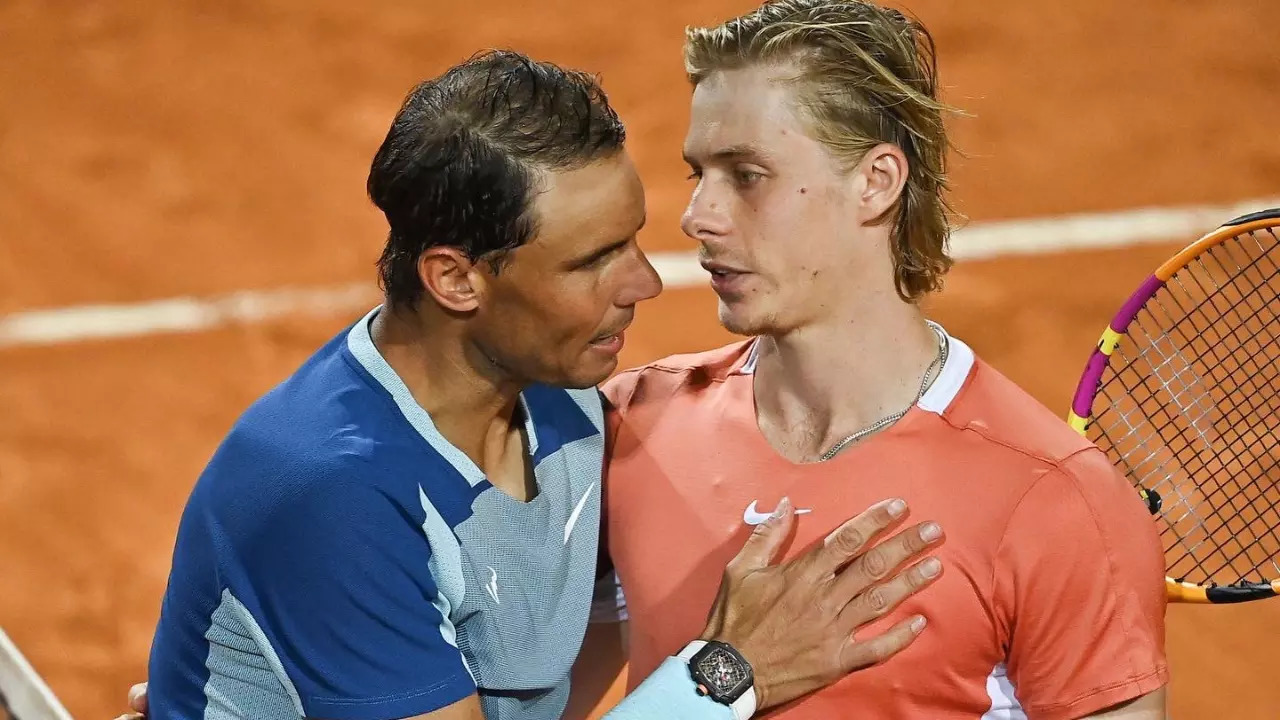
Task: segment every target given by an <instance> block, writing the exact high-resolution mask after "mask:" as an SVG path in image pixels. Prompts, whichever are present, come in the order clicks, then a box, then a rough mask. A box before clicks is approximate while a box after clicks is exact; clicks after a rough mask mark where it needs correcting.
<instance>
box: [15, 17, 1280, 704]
mask: <svg viewBox="0 0 1280 720" xmlns="http://www.w3.org/2000/svg"><path fill="white" fill-rule="evenodd" d="M750 6H751V5H750V3H749V2H740V1H731V0H702V1H699V2H688V1H685V0H656V1H655V2H653V3H651V4H649V5H647V6H646V5H644V4H640V3H618V2H611V1H602V2H587V1H586V0H552V1H547V2H541V3H536V4H534V3H529V4H527V5H526V4H525V3H518V2H515V1H514V0H501V1H491V2H487V3H445V2H434V1H432V0H418V1H416V2H409V1H408V0H400V1H379V2H371V3H349V2H339V1H338V0H313V1H305V2H304V1H303V0H257V1H255V2H247V1H245V0H224V1H223V2H216V3H206V2H195V1H194V0H172V1H170V2H150V3H108V2H96V1H91V0H3V1H0V316H3V315H6V314H11V313H16V312H21V311H26V310H32V309H38V308H55V307H63V306H70V305H79V304H86V303H127V302H137V301H144V300H152V299H158V298H167V297H172V296H181V295H194V296H205V295H210V294H218V293H224V292H228V291H235V290H242V289H262V290H275V289H281V288H287V287H301V288H307V287H316V286H328V285H334V284H343V283H352V282H364V283H367V284H368V287H369V289H370V291H371V292H372V291H373V289H374V284H373V283H374V274H373V263H374V260H375V258H376V256H377V252H378V250H379V248H380V244H381V241H382V234H383V225H382V222H381V219H380V218H379V216H378V215H377V214H376V213H375V212H374V210H373V209H372V207H371V206H370V205H369V203H368V202H367V201H366V200H365V198H364V194H363V187H364V186H363V183H364V173H365V171H366V169H367V165H368V161H369V159H370V157H371V156H372V153H373V150H374V148H375V147H376V146H377V144H378V142H379V141H380V140H381V138H382V135H383V133H384V132H385V130H386V126H387V124H388V122H389V120H390V118H391V116H392V115H393V114H394V112H395V110H396V108H397V106H398V104H399V101H400V99H401V97H402V96H403V94H404V92H405V91H406V90H407V89H408V88H409V87H410V86H411V85H412V84H413V83H415V82H416V81H418V80H420V79H422V78H424V77H427V76H430V75H433V74H435V73H437V72H439V71H441V70H442V69H443V68H444V67H446V66H447V65H448V64H450V63H452V62H455V61H458V60H460V59H462V58H464V57H466V56H467V55H468V54H470V53H471V52H472V51H473V50H476V49H479V48H483V47H489V46H510V47H515V48H519V49H522V50H525V51H528V52H531V53H533V54H535V55H537V56H540V57H542V58H546V59H552V60H556V61H560V62H563V63H565V64H568V65H572V66H576V67H581V68H586V69H590V70H594V71H598V72H599V73H601V75H602V77H603V81H604V83H605V86H606V88H607V89H608V90H609V92H610V93H611V96H612V98H613V99H614V101H615V104H616V105H617V107H618V109H619V111H620V112H621V114H622V115H623V117H624V118H625V119H626V120H627V122H628V125H629V128H630V133H631V141H630V145H631V149H632V152H633V154H634V155H635V157H636V159H637V162H638V164H639V166H640V169H641V172H642V174H643V176H644V178H645V180H646V182H647V185H648V188H649V211H650V222H649V226H648V227H649V229H647V230H646V231H645V234H644V236H643V244H644V245H645V247H646V248H648V249H650V250H655V251H657V250H685V249H688V248H689V245H688V243H687V242H686V240H685V239H684V238H683V236H681V235H680V233H679V232H678V228H677V219H678V216H679V213H680V211H681V209H682V207H683V204H684V202H685V200H686V199H687V197H688V192H689V190H690V189H691V188H690V185H689V184H688V183H687V182H686V181H685V180H684V177H685V175H686V174H687V173H686V172H685V171H684V169H683V167H682V163H681V161H680V153H679V144H680V140H681V137H682V135H683V131H684V123H685V120H686V118H687V107H686V103H687V97H688V91H687V88H686V87H685V85H684V81H683V78H682V75H681V66H680V60H679V47H680V41H681V30H682V28H683V27H684V26H685V25H687V24H691V23H705V22H711V21H715V20H717V19H722V18H724V17H726V16H728V15H730V14H733V13H737V12H739V11H742V10H745V9H748V8H749V7H750ZM910 7H911V9H912V10H914V11H915V12H916V13H917V14H918V15H920V16H921V17H922V18H923V19H924V20H925V21H926V22H927V23H928V24H929V25H930V26H931V27H932V29H933V31H934V33H935V35H936V38H937V41H938V46H939V49H940V55H941V62H942V68H943V72H942V77H943V81H944V83H945V85H946V87H947V90H946V97H947V98H948V99H950V100H951V101H952V102H953V103H956V104H958V105H960V106H962V107H964V108H965V109H967V110H968V111H970V112H971V113H972V114H973V115H974V117H972V118H969V119H963V120H959V121H957V122H955V123H954V124H953V127H954V133H955V138H956V140H957V141H958V143H959V144H960V146H961V147H962V149H963V150H964V151H965V152H966V153H967V154H968V158H967V159H961V160H958V161H957V162H956V164H955V165H954V181H955V187H956V188H957V190H956V194H955V198H956V201H957V204H958V206H959V208H960V210H961V211H963V212H964V213H966V214H967V215H968V216H969V217H970V218H971V219H972V220H973V221H975V222H980V221H987V220H996V219H1005V218H1023V217H1036V216H1047V215H1058V214H1062V213H1071V212H1080V211H1102V210H1122V209H1126V208H1132V207H1135V206H1145V205H1183V204H1189V203H1231V202H1235V201H1238V200H1241V199H1245V198H1251V197H1262V196H1266V195H1275V194H1277V191H1280V133H1278V132H1277V125H1276V123H1277V118H1280V93H1277V91H1276V90H1277V88H1280V51H1278V50H1277V46H1276V42H1275V39H1274V29H1275V28H1276V27H1278V26H1280V4H1278V3H1275V2H1274V0H1251V1H1240V2H1232V3H1194V4H1193V3H1174V2H1159V1H1157V0H1141V1H1137V0H1130V1H1129V2H1115V1H1113V0H1081V1H1079V2H1075V3H1070V4H1053V5H1048V4H1041V3H1029V2H1020V1H1017V0H991V1H988V2H984V3H953V2H943V1H942V0H918V1H917V2H915V3H913V4H911V5H910ZM1223 219H1225V218H1223ZM1205 229H1208V228H1205ZM1170 248H1171V246H1170V245H1157V246H1144V247H1140V248H1120V249H1114V250H1109V251H1105V252H1087V253H1086V252H1075V253H1059V254H1055V253H1048V254H1038V255H1030V256H1023V257H1017V258H1004V259H993V260H986V261H969V262H962V263H961V264H960V265H959V266H958V267H957V269H956V270H955V272H954V274H953V276H952V277H951V278H950V281H949V283H948V285H947V287H946V289H945V291H944V292H943V293H942V295H941V296H940V297H939V298H937V299H936V300H934V301H932V302H931V303H930V306H931V309H932V313H933V315H934V317H936V318H937V319H939V320H940V321H941V322H943V323H944V324H945V325H946V326H947V327H948V329H949V330H951V331H952V333H954V334H956V335H958V336H960V337H962V338H964V339H966V340H967V341H968V342H969V343H970V344H972V345H973V346H974V347H975V348H976V350H977V351H978V352H979V353H981V354H982V355H983V356H985V357H986V358H987V359H988V360H989V361H991V362H992V363H993V364H994V365H996V366H997V367H998V368H1000V369H1001V370H1003V371H1004V372H1006V373H1007V374H1008V375H1010V376H1011V377H1013V379H1015V380H1016V381H1018V382H1020V383H1022V384H1023V385H1024V386H1025V387H1027V388H1028V389H1029V390H1031V391H1032V392H1033V393H1034V394H1035V395H1036V396H1037V397H1039V398H1040V399H1041V400H1042V401H1044V402H1045V403H1046V404H1048V405H1049V406H1050V407H1052V408H1054V409H1055V410H1056V411H1061V412H1065V410H1066V407H1067V401H1068V397H1069V394H1070V391H1071V390H1072V388H1073V385H1074V381H1075V378H1076V377H1077V376H1078V373H1079V370H1080V368H1081V366H1082V363H1083V362H1084V359H1085V356H1086V355H1087V352H1088V350H1089V348H1090V346H1091V344H1092V343H1093V341H1094V339H1095V338H1096V336H1097V334H1098V331H1099V330H1100V328H1101V327H1102V324H1103V323H1104V322H1105V321H1106V319H1107V318H1108V317H1109V316H1110V315H1111V313H1112V311H1113V309H1114V308H1115V307H1116V305H1117V303H1118V302H1119V300H1120V299H1121V298H1122V297H1123V296H1125V295H1127V291H1128V290H1129V288H1131V287H1132V286H1133V285H1134V284H1135V283H1136V282H1137V281H1139V280H1140V279H1141V278H1142V277H1143V276H1145V275H1146V274H1147V273H1148V272H1150V270H1151V269H1152V268H1153V267H1154V266H1155V264H1156V263H1158V261H1159V260H1161V259H1162V258H1163V257H1164V256H1165V255H1167V254H1168V251H1169V250H1170ZM713 308H714V298H713V296H712V295H711V293H710V292H709V290H707V289H706V288H702V287H698V288H691V289H674V290H670V291H668V292H667V293H665V294H664V295H663V297H661V298H659V299H658V300H656V301H653V302H651V303H649V304H648V305H647V306H646V307H643V308H642V309H641V311H640V313H639V317H638V321H637V324H636V326H635V327H634V329H633V331H632V332H631V334H630V336H629V338H628V341H629V344H628V347H627V350H626V353H625V357H624V362H625V363H626V364H634V363H638V362H642V361H646V360H649V359H652V358H654V357H657V356H660V355H663V354H667V353H670V352H675V351H685V350H692V349H702V348H706V347H710V346H713V345H715V344H719V343H721V342H724V341H726V340H727V339H728V336H727V335H726V334H725V333H724V332H723V331H722V330H720V329H719V328H718V326H717V325H716V321H715V314H714V310H713ZM355 316H356V311H344V312H339V313H333V312H330V313H325V312H316V313H313V314H303V315H297V316H289V317H285V318H283V319H275V320H271V321H268V322H263V323H252V324H243V325H235V326H231V327H222V328H218V329H214V330H209V331H202V332H189V333H170V334H154V335H149V336H145V337H138V338H132V339H123V340H106V341H90V342H65V343H57V344H50V345H43V346H31V347H9V348H0V626H2V627H4V628H5V629H6V630H8V632H9V633H10V635H11V636H13V637H14V639H15V640H16V641H17V642H18V643H19V645H20V646H21V647H22V648H23V649H24V650H25V651H26V652H27V654H28V655H29V656H30V658H31V660H32V661H33V663H34V664H35V665H36V667H37V668H38V669H39V670H40V671H41V672H42V673H43V674H44V675H45V676H46V677H47V679H48V681H49V683H50V684H51V685H52V687H53V688H54V690H55V691H56V692H57V693H58V694H59V695H60V696H61V697H62V698H63V699H64V701H65V702H66V704H67V705H68V706H69V708H70V710H71V711H72V713H73V714H74V715H75V716H77V717H79V718H94V717H97V718H103V717H110V716H113V715H114V714H115V713H116V712H117V711H119V710H121V709H122V703H123V699H124V693H125V690H126V689H127V687H128V685H129V684H130V683H132V682H134V681H136V680H139V679H142V678H143V677H144V670H145V663H146V658H147V652H148V645H149V642H150V638H151V633H152V629H153V627H154V623H155V619H156V615H157V611H158V607H159V601H160V597H161V594H162V592H163V589H164V583H165V579H166V575H167V572H168V566H169V559H170V551H171V547H172V542H173V537H174V532H175V529H176V524H177V519H178V516H179V513H180V511H181V508H182V505H183V502H184V501H185V499H186V495H187V493H188V490H189V488H190V486H191V484H192V482H193V481H194V479H195V477H196V475H197V474H198V472H199V471H200V469H201V467H202V466H203V464H204V462H205V461H206V459H207V458H208V457H209V454H210V453H211V452H212V450H213V448H214V446H215V445H216V443H217V442H218V441H219V440H220V438H221V436H222V434H223V433H224V432H225V431H226V429H227V428H228V427H229V426H230V424H231V423H232V422H233V421H234V419H235V418H236V416H237V415H238V414H239V413H240V412H241V411H242V410H243V409H244V408H245V407H246V406H247V405H248V404H249V403H250V402H251V401H252V400H253V399H254V398H255V397H256V396H258V395H259V394H260V393H262V392H263V391H265V390H266V389H268V388H269V387H270V386H272V385H273V384H275V383H276V382H278V381H279V380H281V379H282V378H284V377H285V376H286V375H287V374H288V373H289V372H290V371H291V370H292V369H293V368H294V367H295V366H296V365H297V364H298V363H299V362H300V361H302V360H303V359H304V358H305V357H306V356H307V355H308V354H309V353H311V352H312V351H313V350H314V349H315V348H316V347H317V346H319V345H320V344H321V343H322V342H323V341H324V340H325V339H327V338H328V337H329V336H330V335H331V334H332V333H333V332H335V331H337V330H338V329H339V328H340V327H341V326H343V325H344V324H345V323H347V322H350V321H351V320H352V319H353V318H354V317H355ZM1277 637H1280V600H1276V601H1273V602H1272V603H1270V604H1268V603H1263V604H1261V605H1254V606H1241V607H1223V608H1202V607H1172V608H1171V609H1170V611H1169V636H1168V640H1169V650H1170V654H1171V659H1172V663H1173V677H1174V680H1173V686H1172V698H1173V716H1174V717H1177V718H1217V717H1232V718H1259V719H1261V718H1274V717H1276V713H1277V711H1276V710H1275V709H1274V708H1276V707H1280V683H1277V682H1276V677H1277V672H1276V662H1275V660H1274V651H1273V647H1274V645H1275V639H1276V638H1277Z"/></svg>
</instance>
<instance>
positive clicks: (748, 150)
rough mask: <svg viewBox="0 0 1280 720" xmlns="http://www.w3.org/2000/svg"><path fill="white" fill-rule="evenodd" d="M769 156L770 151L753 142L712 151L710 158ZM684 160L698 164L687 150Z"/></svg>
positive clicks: (752, 158)
mask: <svg viewBox="0 0 1280 720" xmlns="http://www.w3.org/2000/svg"><path fill="white" fill-rule="evenodd" d="M768 158H769V153H767V152H765V151H764V150H763V149H762V148H760V147H759V146H757V145H753V144H751V143H741V144H738V145H730V146H728V147H724V148H720V149H719V150H716V151H715V152H713V153H711V157H710V158H709V160H710V161H711V162H717V161H726V160H767V159H768ZM684 161H685V162H686V163H688V164H689V165H697V162H695V161H694V159H693V157H691V156H690V155H689V153H687V152H686V153H684Z"/></svg>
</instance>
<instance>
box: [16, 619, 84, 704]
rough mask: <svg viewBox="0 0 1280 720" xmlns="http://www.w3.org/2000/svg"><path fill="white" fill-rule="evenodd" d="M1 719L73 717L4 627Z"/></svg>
mask: <svg viewBox="0 0 1280 720" xmlns="http://www.w3.org/2000/svg"><path fill="white" fill-rule="evenodd" d="M0 720H71V715H70V714H69V713H68V712H67V710H66V708H64V707H63V706H62V703H60V702H58V698H56V697H54V695H53V692H51V691H50V690H49V686H48V685H46V684H45V683H44V680H41V679H40V676H39V675H37V674H36V671H35V669H33V668H32V667H31V663H29V662H27V659H26V658H25V657H23V656H22V653H21V652H19V651H18V648H17V646H16V645H14V644H13V641H12V640H10V639H9V636H8V635H6V634H5V632H4V630H0Z"/></svg>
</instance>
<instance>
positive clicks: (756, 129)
mask: <svg viewBox="0 0 1280 720" xmlns="http://www.w3.org/2000/svg"><path fill="white" fill-rule="evenodd" d="M787 76H788V74H787V73H786V72H784V71H783V70H782V69H778V68H769V67H759V66H757V67H749V68H742V69H735V70H720V71H716V72H714V73H712V74H711V75H709V76H707V77H706V78H705V79H703V80H702V81H701V82H699V83H698V85H697V87H696V88H695V89H694V92H693V105H692V108H691V111H690V118H689V131H688V133H687V134H686V136H685V143H684V153H685V156H686V157H688V158H690V159H697V160H706V159H708V158H709V157H710V156H712V155H714V154H716V153H718V152H723V151H724V150H725V149H726V148H747V147H754V148H758V149H760V150H766V151H767V150H774V151H775V152H776V151H777V150H779V149H784V148H786V147H787V146H788V145H790V144H793V143H795V142H798V141H803V140H806V139H809V138H808V131H807V128H805V126H804V125H803V124H802V123H801V121H800V119H799V117H798V115H797V111H796V105H795V96H794V94H793V93H792V92H791V90H790V89H789V88H788V86H787V82H786V77H787Z"/></svg>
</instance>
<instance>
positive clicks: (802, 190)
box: [800, 188, 809, 195]
mask: <svg viewBox="0 0 1280 720" xmlns="http://www.w3.org/2000/svg"><path fill="white" fill-rule="evenodd" d="M807 192H809V188H800V194H801V195H804V194H805V193H807Z"/></svg>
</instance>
